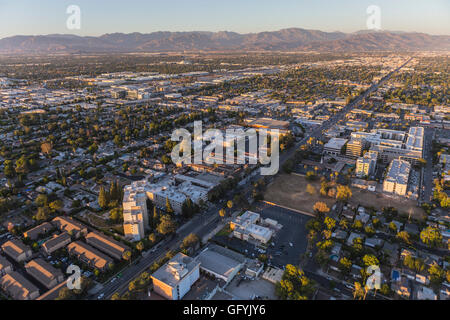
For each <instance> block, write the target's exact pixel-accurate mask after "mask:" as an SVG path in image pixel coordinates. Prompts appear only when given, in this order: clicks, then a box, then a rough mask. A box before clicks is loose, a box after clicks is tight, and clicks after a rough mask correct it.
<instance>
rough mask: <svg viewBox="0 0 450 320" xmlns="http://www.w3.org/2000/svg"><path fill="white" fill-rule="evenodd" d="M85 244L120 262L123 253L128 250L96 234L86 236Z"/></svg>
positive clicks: (114, 241)
mask: <svg viewBox="0 0 450 320" xmlns="http://www.w3.org/2000/svg"><path fill="white" fill-rule="evenodd" d="M86 242H87V243H88V244H90V245H91V246H93V247H94V248H97V249H99V250H100V251H103V252H104V253H106V254H107V255H109V256H111V257H113V258H116V259H117V260H122V259H123V254H124V252H125V251H128V250H130V248H129V247H127V246H126V245H124V244H121V243H120V242H118V241H116V240H113V239H111V238H109V237H106V236H104V235H102V234H99V233H97V232H90V233H89V234H88V235H87V236H86Z"/></svg>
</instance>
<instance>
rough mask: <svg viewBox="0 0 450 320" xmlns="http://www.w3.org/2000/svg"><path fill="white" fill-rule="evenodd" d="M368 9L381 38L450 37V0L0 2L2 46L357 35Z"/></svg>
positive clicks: (110, 0) (13, 0)
mask: <svg viewBox="0 0 450 320" xmlns="http://www.w3.org/2000/svg"><path fill="white" fill-rule="evenodd" d="M71 4H76V5H78V6H79V7H80V8H81V29H80V30H68V29H67V28H66V20H67V17H68V15H67V14H66V8H67V6H68V5H71ZM369 5H378V6H379V7H380V8H381V27H382V29H383V30H393V31H417V32H425V33H430V34H446V35H449V34H450V0H271V1H269V0H157V1H156V0H147V1H144V0H122V1H118V0H69V1H66V0H0V38H4V37H7V36H12V35H18V34H24V35H31V34H34V35H35V34H51V33H72V34H78V35H94V36H97V35H101V34H104V33H112V32H124V33H129V32H142V33H148V32H153V31H235V32H239V33H248V32H260V31H273V30H279V29H283V28H290V27H298V28H305V29H318V30H323V31H343V32H354V31H358V30H364V29H365V28H366V20H367V14H366V8H367V7H368V6H369Z"/></svg>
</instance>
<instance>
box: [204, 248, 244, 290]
mask: <svg viewBox="0 0 450 320" xmlns="http://www.w3.org/2000/svg"><path fill="white" fill-rule="evenodd" d="M195 259H196V260H198V261H199V262H200V270H202V271H203V272H206V273H207V274H209V275H212V276H213V277H214V278H216V279H221V280H223V281H225V283H229V282H230V281H231V280H233V278H234V276H235V275H236V274H237V273H238V272H239V271H240V270H241V269H242V268H243V266H244V264H245V260H246V259H245V257H244V256H243V255H241V254H239V253H237V252H234V251H231V250H229V249H227V248H224V247H220V246H217V245H213V244H210V245H208V247H206V248H205V249H204V250H203V251H202V252H201V253H200V254H199V255H198V256H197V257H196V258H195Z"/></svg>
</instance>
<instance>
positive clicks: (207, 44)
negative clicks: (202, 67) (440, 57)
mask: <svg viewBox="0 0 450 320" xmlns="http://www.w3.org/2000/svg"><path fill="white" fill-rule="evenodd" d="M422 50H450V36H445V35H442V36H435V35H428V34H425V33H408V32H389V31H360V32H355V33H343V32H323V31H318V30H306V29H299V28H290V29H283V30H279V31H272V32H260V33H248V34H239V33H236V32H226V31H222V32H205V31H193V32H162V31H160V32H153V33H147V34H143V33H137V32H136V33H128V34H124V33H110V34H104V35H102V36H98V37H93V36H77V35H67V34H50V35H37V36H12V37H8V38H3V39H0V53H3V54H39V53H41V54H42V53H45V54H48V53H94V52H96V53H103V52H123V53H125V52H186V51H290V52H291V51H319V52H327V51H340V52H344V51H355V52H356V51H422Z"/></svg>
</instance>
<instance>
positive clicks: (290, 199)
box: [264, 174, 424, 219]
mask: <svg viewBox="0 0 450 320" xmlns="http://www.w3.org/2000/svg"><path fill="white" fill-rule="evenodd" d="M308 184H310V185H312V186H314V187H315V188H316V194H314V195H310V194H309V193H308V192H306V186H307V185H308ZM319 190H320V181H319V180H316V181H308V180H306V178H305V177H302V176H298V175H294V174H290V175H289V174H280V175H279V176H278V177H277V178H276V179H275V181H274V182H273V183H272V184H271V185H270V186H268V188H267V191H266V193H265V194H264V200H266V201H269V202H273V203H275V204H278V205H281V206H285V207H289V208H292V209H297V210H300V211H305V212H309V213H313V206H314V204H315V203H316V202H317V201H322V202H325V203H326V204H327V205H328V207H330V208H331V207H332V206H333V204H334V203H335V200H334V199H331V198H329V197H322V196H321V195H320V193H319ZM352 193H353V196H352V198H351V199H350V203H351V204H353V205H358V204H360V205H363V206H366V207H374V208H375V209H377V210H381V208H383V207H394V208H396V209H397V210H398V211H399V212H400V213H401V214H405V215H407V214H409V212H410V210H412V217H414V218H416V219H421V218H422V217H423V216H424V212H423V210H422V209H421V208H418V207H417V206H416V204H417V202H416V201H413V200H408V199H401V198H392V197H389V196H387V195H383V194H381V193H374V192H371V191H366V190H361V189H357V188H352Z"/></svg>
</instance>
